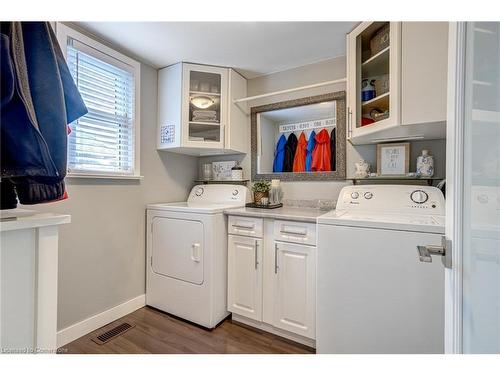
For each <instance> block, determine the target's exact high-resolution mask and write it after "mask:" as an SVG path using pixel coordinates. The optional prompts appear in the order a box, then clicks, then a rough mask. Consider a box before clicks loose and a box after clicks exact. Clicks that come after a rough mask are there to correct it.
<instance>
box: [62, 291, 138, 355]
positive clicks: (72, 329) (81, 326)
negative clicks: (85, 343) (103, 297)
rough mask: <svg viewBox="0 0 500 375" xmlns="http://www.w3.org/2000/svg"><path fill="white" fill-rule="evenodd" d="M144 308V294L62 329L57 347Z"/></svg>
mask: <svg viewBox="0 0 500 375" xmlns="http://www.w3.org/2000/svg"><path fill="white" fill-rule="evenodd" d="M144 306H146V295H145V294H142V295H140V296H137V297H135V298H132V299H131V300H128V301H126V302H124V303H122V304H120V305H118V306H115V307H112V308H110V309H109V310H106V311H103V312H101V313H99V314H96V315H94V316H91V317H90V318H87V319H85V320H82V321H81V322H78V323H75V324H73V325H72V326H69V327H67V328H64V329H61V330H60V331H59V332H57V347H58V348H60V347H62V346H64V345H66V344H68V343H70V342H71V341H74V340H76V339H78V338H80V337H82V336H85V335H86V334H87V333H89V332H92V331H94V330H96V329H98V328H101V327H102V326H105V325H106V324H109V323H111V322H112V321H114V320H116V319H120V318H121V317H123V316H125V315H127V314H130V313H131V312H134V311H135V310H138V309H140V308H141V307H144Z"/></svg>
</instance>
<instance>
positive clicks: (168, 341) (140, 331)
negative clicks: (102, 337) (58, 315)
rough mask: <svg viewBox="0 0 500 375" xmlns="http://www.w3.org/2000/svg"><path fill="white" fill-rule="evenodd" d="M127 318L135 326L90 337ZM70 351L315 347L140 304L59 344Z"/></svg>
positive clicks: (307, 350)
mask: <svg viewBox="0 0 500 375" xmlns="http://www.w3.org/2000/svg"><path fill="white" fill-rule="evenodd" d="M125 321H127V322H129V323H132V324H135V327H134V328H132V329H131V330H129V331H127V332H125V333H124V334H122V335H120V336H118V337H117V338H115V339H113V340H111V341H109V342H108V343H106V344H104V345H99V344H96V343H95V342H93V341H92V340H91V338H92V337H94V336H95V335H98V334H100V333H102V332H104V331H106V330H108V329H109V328H112V327H114V326H116V325H118V324H120V323H123V322H125ZM60 349H61V350H60V352H62V353H70V354H107V353H109V354H118V353H121V354H149V353H150V354H224V353H228V354H229V353H231V354H286V353H289V354H311V353H314V349H312V348H309V347H307V346H304V345H301V344H297V343H294V342H292V341H289V340H287V339H284V338H281V337H279V336H276V335H273V334H271V333H267V332H263V331H259V330H257V329H254V328H251V327H247V326H245V325H242V324H239V323H233V322H232V321H231V320H226V321H224V322H223V323H222V324H220V325H219V326H218V327H217V328H215V329H213V330H212V331H209V330H207V329H204V328H202V327H199V326H197V325H194V324H191V323H189V322H186V321H184V320H181V319H177V318H175V317H173V316H170V315H168V314H165V313H163V312H161V311H158V310H156V309H153V308H150V307H143V308H141V309H139V310H137V311H134V312H133V313H131V314H129V315H127V316H124V317H123V318H121V319H118V320H116V321H114V322H113V323H110V324H108V325H107V326H105V327H102V328H100V329H98V330H96V331H94V332H91V333H89V334H88V335H85V336H83V337H81V338H79V339H77V340H75V341H73V342H71V343H69V344H67V345H65V346H64V347H62V348H60Z"/></svg>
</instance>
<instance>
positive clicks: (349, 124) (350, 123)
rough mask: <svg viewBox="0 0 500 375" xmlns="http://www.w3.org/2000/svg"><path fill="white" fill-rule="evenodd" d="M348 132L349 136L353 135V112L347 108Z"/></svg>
mask: <svg viewBox="0 0 500 375" xmlns="http://www.w3.org/2000/svg"><path fill="white" fill-rule="evenodd" d="M347 132H348V133H349V136H351V135H352V111H351V108H350V107H347Z"/></svg>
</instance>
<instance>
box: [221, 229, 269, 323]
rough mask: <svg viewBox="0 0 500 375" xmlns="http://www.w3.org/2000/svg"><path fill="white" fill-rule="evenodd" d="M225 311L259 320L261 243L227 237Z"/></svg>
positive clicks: (237, 237)
mask: <svg viewBox="0 0 500 375" xmlns="http://www.w3.org/2000/svg"><path fill="white" fill-rule="evenodd" d="M227 251H228V285H227V294H228V295H227V304H228V310H229V311H231V312H233V313H236V314H240V315H242V316H245V317H247V318H251V319H255V320H261V319H262V266H261V264H262V240H261V239H256V238H251V237H243V236H235V235H229V236H228V246H227Z"/></svg>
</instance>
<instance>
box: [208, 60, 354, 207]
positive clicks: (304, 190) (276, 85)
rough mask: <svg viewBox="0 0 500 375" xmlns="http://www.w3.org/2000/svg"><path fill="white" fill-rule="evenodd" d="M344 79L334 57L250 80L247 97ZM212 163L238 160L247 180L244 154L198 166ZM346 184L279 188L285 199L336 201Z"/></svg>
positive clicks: (269, 100)
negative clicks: (282, 191) (281, 189)
mask: <svg viewBox="0 0 500 375" xmlns="http://www.w3.org/2000/svg"><path fill="white" fill-rule="evenodd" d="M345 76H346V60H345V57H338V58H335V59H329V60H325V61H321V62H318V63H315V64H311V65H306V66H302V67H299V68H295V69H290V70H286V71H283V72H278V73H273V74H269V75H265V76H261V77H257V78H254V79H250V80H248V96H253V95H259V94H265V93H268V92H273V91H279V90H284V89H288V88H293V87H298V86H304V85H309V84H312V83H318V82H323V81H329V80H335V79H339V78H344V77H345ZM345 89H346V85H345V83H340V84H335V85H330V86H324V87H319V88H315V89H309V90H304V91H297V92H293V93H289V94H283V95H278V96H273V97H268V98H263V99H258V100H253V101H251V102H249V103H248V106H249V108H250V107H256V106H259V105H264V104H270V103H275V102H281V101H285V100H292V99H299V98H303V97H305V96H313V95H321V94H326V93H329V92H334V91H342V90H345ZM249 123H250V122H249ZM249 126H250V125H249ZM348 148H349V145H348ZM212 160H241V161H242V167H243V169H244V172H245V175H246V176H248V177H250V174H251V169H250V163H251V161H250V155H246V156H245V157H241V156H236V157H235V156H224V157H219V158H201V160H200V163H203V162H207V161H212ZM346 184H348V182H346V181H328V182H324V181H322V182H316V181H301V182H283V185H282V186H283V190H284V193H285V197H286V199H337V197H338V194H339V192H340V189H341V188H342V187H343V186H345V185H346Z"/></svg>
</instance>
